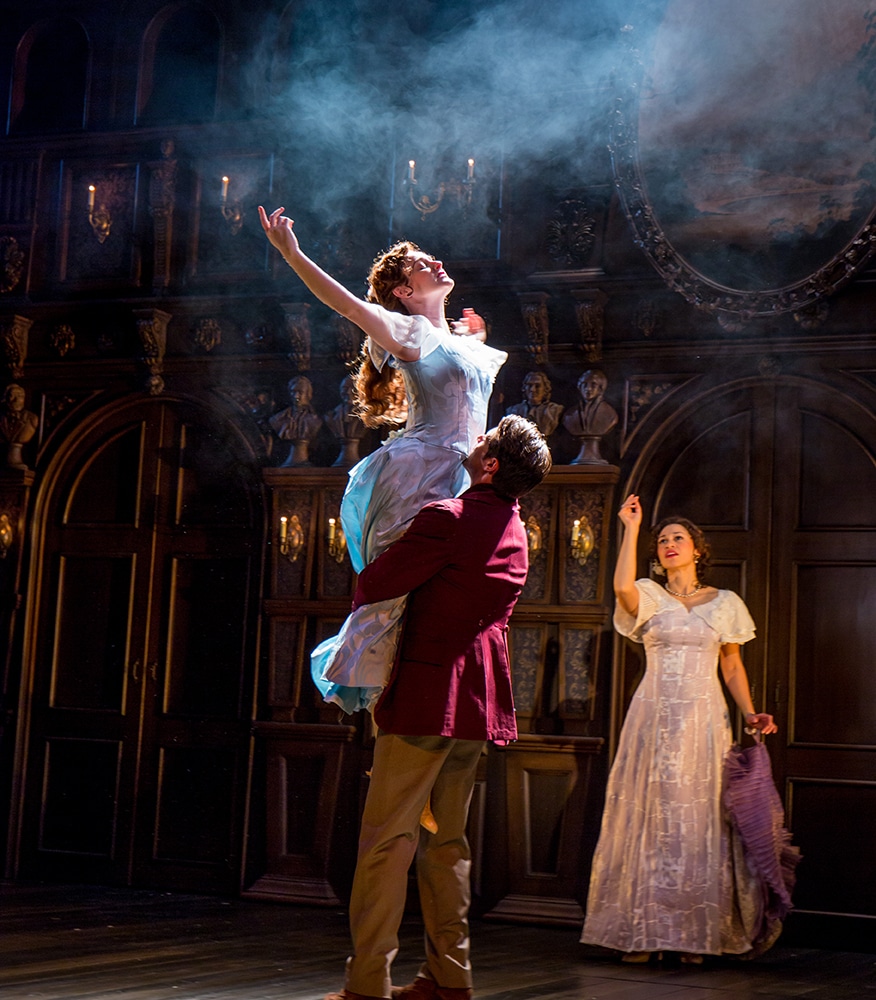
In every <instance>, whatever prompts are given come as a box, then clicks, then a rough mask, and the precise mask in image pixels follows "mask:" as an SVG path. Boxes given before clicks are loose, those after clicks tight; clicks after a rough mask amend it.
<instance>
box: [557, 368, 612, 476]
mask: <svg viewBox="0 0 876 1000" xmlns="http://www.w3.org/2000/svg"><path fill="white" fill-rule="evenodd" d="M607 386H608V380H607V379H606V377H605V374H604V373H603V372H601V371H597V370H596V369H593V370H590V371H586V372H584V374H583V375H582V376H581V377H580V378H579V379H578V393H579V395H580V397H581V398H580V400H579V401H578V403H577V404H576V405H575V406H570V407H569V408H568V409H567V410H566V413H565V416H564V417H563V426H564V427H565V428H566V430H567V431H568V432H569V433H570V434H571V435H572V437H574V438H575V439H576V440H577V441H578V442H579V451H578V454H577V456H576V457H575V458H574V459H573V460H572V461H571V462H570V463H569V464H570V465H607V464H608V462H607V461H606V459H604V458H603V457H602V455H601V454H600V450H599V442H600V439H601V438H603V437H604V436H605V435H606V434H608V432H609V431H610V430H612V429H613V428H614V427H615V425H616V424H617V420H618V417H617V411H616V410H615V409H614V407H612V406H611V404H609V403H606V401H605V400H604V399H603V396H604V395H605V390H606V388H607Z"/></svg>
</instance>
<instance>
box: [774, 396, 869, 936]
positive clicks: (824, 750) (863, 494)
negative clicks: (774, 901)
mask: <svg viewBox="0 0 876 1000" xmlns="http://www.w3.org/2000/svg"><path fill="white" fill-rule="evenodd" d="M776 413H777V415H778V419H777V437H780V439H781V441H782V447H783V450H784V452H785V454H786V456H787V462H786V463H785V464H784V467H783V468H780V467H779V466H778V465H777V468H776V473H777V475H776V481H775V485H774V489H773V538H774V541H773V547H772V559H771V561H770V567H769V572H770V577H771V581H772V583H771V591H772V594H773V598H772V600H771V604H770V613H771V628H772V642H771V654H770V659H771V665H772V670H773V678H772V684H773V691H772V694H773V698H774V700H775V702H776V705H777V711H778V713H779V714H780V716H781V718H782V736H783V738H782V739H781V740H778V741H776V742H775V743H774V744H771V755H772V758H773V765H774V769H775V770H776V772H777V774H778V776H779V778H780V780H781V781H783V782H784V790H785V797H786V802H787V810H788V822H789V825H790V826H791V828H792V829H793V831H794V836H795V840H796V841H797V843H798V844H799V846H800V849H801V851H802V853H803V859H804V860H803V862H802V864H801V865H800V868H799V877H798V890H797V895H796V901H797V905H798V907H800V908H801V909H803V910H810V911H815V912H828V913H830V912H833V913H848V914H862V915H866V916H870V917H872V916H876V895H874V894H873V892H872V887H873V885H874V882H876V812H874V810H873V802H874V798H876V674H874V671H873V663H874V662H876V632H874V628H873V620H874V619H873V609H874V608H876V518H874V505H873V495H874V493H873V491H874V488H876V417H874V415H873V414H872V413H870V412H868V411H866V410H864V409H862V408H861V407H860V406H859V405H857V404H856V403H855V401H854V400H852V399H849V398H846V397H843V396H841V395H839V394H838V393H833V392H830V391H828V390H827V389H825V388H821V387H819V386H814V385H799V384H792V385H784V386H782V385H780V386H779V387H777V406H776ZM780 787H781V786H780ZM864 886H868V889H867V891H862V888H863V887H864Z"/></svg>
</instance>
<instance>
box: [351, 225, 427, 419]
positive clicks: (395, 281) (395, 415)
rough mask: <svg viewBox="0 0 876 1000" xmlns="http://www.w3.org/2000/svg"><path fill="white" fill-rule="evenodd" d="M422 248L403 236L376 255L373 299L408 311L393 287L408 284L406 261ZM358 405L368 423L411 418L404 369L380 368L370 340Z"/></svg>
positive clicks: (358, 374)
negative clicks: (373, 357) (394, 292)
mask: <svg viewBox="0 0 876 1000" xmlns="http://www.w3.org/2000/svg"><path fill="white" fill-rule="evenodd" d="M418 251H420V248H419V247H418V246H417V244H416V243H412V242H411V241H410V240H401V241H399V242H398V243H394V244H393V245H392V246H391V247H390V248H389V249H388V250H385V251H384V252H383V253H382V254H380V255H379V256H377V257H376V258H375V259H374V263H373V264H372V265H371V270H370V271H369V272H368V293H367V295H366V296H365V298H366V299H367V300H368V301H369V302H376V303H377V304H378V305H381V306H383V307H384V309H389V310H390V311H392V312H400V313H406V312H407V310H406V309H405V307H404V304H403V303H402V300H401V299H400V298H399V297H398V296H397V295H393V289H395V288H398V286H399V285H403V284H406V282H407V273H406V271H405V261H406V260H407V258H408V257H409V256H410V255H411V254H412V253H415V252H418ZM353 379H354V385H355V389H356V396H355V409H356V413H357V414H358V416H359V418H360V420H361V421H362V423H363V424H365V426H366V427H390V428H393V427H401V426H402V425H403V424H404V423H405V421H406V420H407V419H408V399H407V395H406V394H405V383H404V379H403V378H402V373H401V372H400V371H399V370H398V369H397V368H394V367H393V366H392V365H389V364H386V365H384V366H383V369H382V370H381V371H378V370H377V368H376V367H375V365H374V363H373V362H372V360H371V357H370V356H369V354H368V342H367V340H366V342H365V343H364V344H363V345H362V354H361V357H360V359H359V366H358V368H357V369H356V371H355V373H354V375H353Z"/></svg>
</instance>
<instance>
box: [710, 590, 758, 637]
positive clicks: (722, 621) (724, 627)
mask: <svg viewBox="0 0 876 1000" xmlns="http://www.w3.org/2000/svg"><path fill="white" fill-rule="evenodd" d="M721 598H722V600H721V603H720V604H719V605H718V606H717V608H716V609H715V614H714V617H713V619H712V624H713V625H714V627H715V629H716V631H717V632H718V635H719V637H720V639H721V642H722V643H724V642H735V643H738V644H739V645H740V646H741V645H743V643H746V642H750V641H751V640H752V639H753V638H754V635H755V627H754V620H753V619H752V617H751V615H750V614H749V612H748V608H747V607H746V606H745V602H744V601H743V600H742V598H741V597H740V596H739V595H738V594H736V593H734V592H733V591H732V590H722V591H721Z"/></svg>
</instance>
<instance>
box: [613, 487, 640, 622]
mask: <svg viewBox="0 0 876 1000" xmlns="http://www.w3.org/2000/svg"><path fill="white" fill-rule="evenodd" d="M618 517H619V518H620V521H621V524H623V526H624V536H623V538H622V539H621V544H620V550H619V551H618V554H617V565H616V566H615V568H614V594H615V597H616V598H617V602H618V604H619V605H620V606H621V607H622V608H623V609H624V611H626V612H627V614H630V615H633V617H635V616H636V615H637V614H638V613H639V591H638V590H637V589H636V543H637V542H638V540H639V528H640V527H641V524H642V505H641V504H640V503H639V498H638V497H637V496H636V494H635V493H631V494H630V495H629V496H628V497H627V498H626V500H624V502H623V504H622V506H621V509H620V510H619V511H618Z"/></svg>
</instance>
